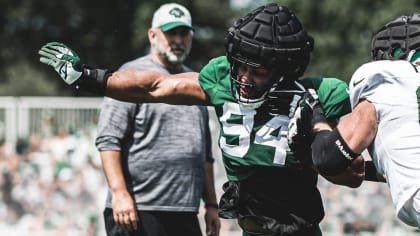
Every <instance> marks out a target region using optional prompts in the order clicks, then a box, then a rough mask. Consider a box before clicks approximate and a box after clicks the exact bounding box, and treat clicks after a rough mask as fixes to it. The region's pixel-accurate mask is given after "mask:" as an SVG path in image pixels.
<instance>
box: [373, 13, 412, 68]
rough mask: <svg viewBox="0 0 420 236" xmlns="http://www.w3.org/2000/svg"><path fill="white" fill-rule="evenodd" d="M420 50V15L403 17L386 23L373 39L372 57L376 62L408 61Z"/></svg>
mask: <svg viewBox="0 0 420 236" xmlns="http://www.w3.org/2000/svg"><path fill="white" fill-rule="evenodd" d="M419 49H420V14H419V13H415V14H413V15H411V16H407V15H402V16H400V17H398V18H397V19H395V20H392V21H390V22H388V23H386V24H385V25H384V26H383V27H382V28H381V29H380V30H379V31H378V32H377V33H376V35H375V36H374V37H373V40H372V45H371V57H372V60H373V61H376V60H408V61H411V58H412V57H413V54H414V53H415V52H416V51H417V50H419Z"/></svg>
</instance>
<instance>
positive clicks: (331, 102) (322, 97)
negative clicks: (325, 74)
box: [300, 78, 351, 121]
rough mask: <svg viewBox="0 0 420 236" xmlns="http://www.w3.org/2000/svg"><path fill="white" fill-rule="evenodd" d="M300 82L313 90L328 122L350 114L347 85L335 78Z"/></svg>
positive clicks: (310, 79) (311, 79)
mask: <svg viewBox="0 0 420 236" xmlns="http://www.w3.org/2000/svg"><path fill="white" fill-rule="evenodd" d="M300 82H301V83H302V84H303V85H304V86H305V87H306V88H314V89H315V90H316V92H317V94H318V97H319V101H320V103H321V105H322V108H323V109H324V112H325V116H326V117H327V119H328V121H338V120H339V119H340V118H341V117H342V116H344V115H346V114H348V113H350V112H351V105H350V99H349V94H348V86H347V84H346V83H345V82H344V81H342V80H339V79H336V78H305V79H302V80H300Z"/></svg>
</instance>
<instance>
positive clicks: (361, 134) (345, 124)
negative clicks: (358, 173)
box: [312, 100, 377, 176]
mask: <svg viewBox="0 0 420 236" xmlns="http://www.w3.org/2000/svg"><path fill="white" fill-rule="evenodd" d="M376 131H377V120H376V111H375V107H374V106H373V105H372V104H371V103H370V102H368V101H366V100H363V101H361V102H360V103H359V104H358V105H357V106H356V107H355V108H354V109H353V112H352V113H351V114H350V115H348V116H347V117H346V118H345V119H344V120H343V121H342V122H340V123H339V124H338V126H337V128H335V129H334V130H332V131H329V130H325V129H321V130H320V131H318V132H317V133H316V134H315V138H314V142H313V144H312V149H313V153H312V160H313V163H314V166H315V168H316V169H317V170H318V171H319V172H320V173H321V174H322V175H324V176H325V175H326V176H335V175H337V174H339V173H342V172H343V171H345V170H346V169H347V168H348V167H349V166H351V164H352V163H353V162H354V161H355V159H356V158H358V157H359V156H360V153H362V152H363V150H365V149H366V148H367V147H368V146H369V145H370V144H371V143H372V141H373V139H374V138H375V135H376Z"/></svg>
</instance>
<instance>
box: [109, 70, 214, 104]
mask: <svg viewBox="0 0 420 236" xmlns="http://www.w3.org/2000/svg"><path fill="white" fill-rule="evenodd" d="M106 96H108V97H112V98H116V99H118V100H123V101H128V102H164V103H169V104H183V105H208V104H209V100H208V97H207V95H206V93H205V92H204V90H203V89H202V88H201V87H200V84H199V82H198V73H195V72H189V73H182V74H174V75H167V74H161V73H158V72H153V71H118V72H114V73H113V74H112V75H111V76H110V77H109V78H108V81H107V86H106Z"/></svg>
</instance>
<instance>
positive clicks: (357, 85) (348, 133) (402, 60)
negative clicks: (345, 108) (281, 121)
mask: <svg viewBox="0 0 420 236" xmlns="http://www.w3.org/2000/svg"><path fill="white" fill-rule="evenodd" d="M418 50H420V14H413V15H411V16H401V17H398V18H397V19H395V20H393V21H391V22H389V23H387V24H386V25H385V26H384V27H382V28H381V29H380V30H379V31H378V33H377V34H376V35H375V36H374V39H373V41H372V59H373V62H370V63H367V64H364V65H362V66H361V67H359V68H358V69H357V70H356V72H355V73H354V74H353V76H352V79H351V81H350V84H349V88H350V90H349V93H350V100H351V106H352V109H353V111H352V113H351V115H349V116H348V117H347V118H346V119H344V120H343V122H341V123H340V124H339V125H338V126H337V128H336V129H334V130H332V131H331V129H329V128H328V127H327V125H326V124H325V123H318V124H316V125H315V127H314V128H315V130H316V131H318V132H317V133H316V136H315V140H314V142H313V144H312V148H313V156H312V159H313V162H314V164H315V166H316V168H317V169H318V170H319V171H320V173H328V174H334V173H338V172H340V171H342V170H344V168H346V167H347V166H348V165H349V164H350V163H351V161H352V159H353V158H354V157H356V156H358V154H360V153H362V151H363V150H365V149H366V148H367V150H368V151H369V153H370V155H371V157H372V159H373V163H374V165H375V167H376V170H377V171H378V173H380V174H383V175H384V177H385V178H386V181H387V183H388V185H389V189H390V192H391V197H392V201H393V204H394V207H395V209H396V214H397V215H398V218H399V219H401V220H402V221H403V222H404V223H406V224H408V225H411V226H415V227H419V226H420V51H418Z"/></svg>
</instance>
